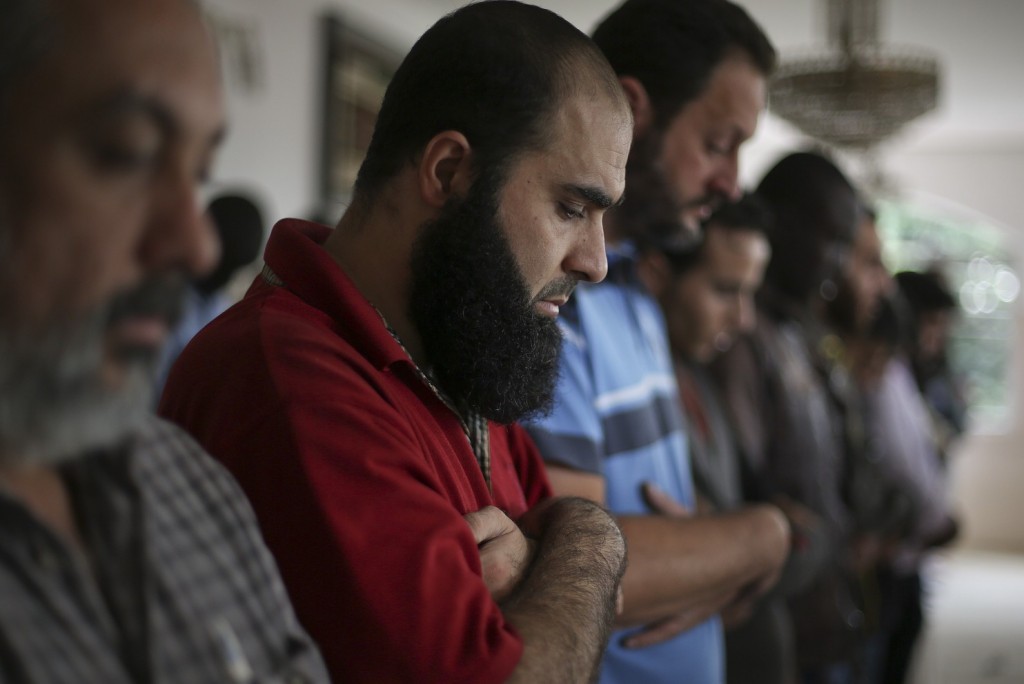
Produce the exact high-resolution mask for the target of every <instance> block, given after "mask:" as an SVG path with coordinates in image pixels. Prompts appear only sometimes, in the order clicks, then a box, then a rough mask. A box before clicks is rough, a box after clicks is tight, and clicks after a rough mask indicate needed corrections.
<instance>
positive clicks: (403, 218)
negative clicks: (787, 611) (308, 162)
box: [160, 2, 632, 682]
mask: <svg viewBox="0 0 1024 684" xmlns="http://www.w3.org/2000/svg"><path fill="white" fill-rule="evenodd" d="M631 132H632V120H631V117H630V113H629V108H628V105H627V103H626V101H625V99H624V96H623V94H622V91H621V89H620V87H619V85H618V82H617V80H616V78H615V76H614V74H613V73H612V71H611V69H610V67H609V66H608V64H607V62H606V61H605V60H604V58H603V56H602V55H601V53H600V52H599V51H598V50H597V48H596V47H595V46H594V45H593V44H592V43H591V42H590V41H589V39H588V38H587V37H586V36H585V35H583V34H582V33H580V32H579V31H577V30H576V29H574V28H573V27H572V26H571V25H569V24H568V23H567V22H565V21H564V20H562V19H560V18H558V17H557V16H555V15H554V14H552V13H550V12H548V11H546V10H541V9H539V8H536V7H531V6H528V5H522V4H518V3H510V2H489V3H481V4H476V5H471V6H468V7H466V8H464V9H462V10H459V11H457V12H455V13H454V14H452V15H449V16H448V17H446V18H444V19H442V20H441V21H439V22H438V23H437V24H436V25H435V26H434V27H433V28H431V29H430V30H429V31H428V32H427V33H426V34H425V35H424V36H423V37H422V38H421V39H420V41H419V42H417V44H416V45H415V46H414V47H413V49H412V51H411V52H410V54H409V55H408V57H407V58H406V59H405V61H404V62H403V64H402V65H401V67H400V68H399V70H398V72H397V73H396V75H395V77H394V79H393V81H392V83H391V85H390V86H389V88H388V91H387V93H386V95H385V98H384V102H383V105H382V108H381V111H380V115H379V118H378V121H377V126H376V129H375V132H374V136H373V140H372V142H371V145H370V149H369V151H368V153H367V158H366V160H365V161H364V163H363V166H362V168H361V170H360V174H359V178H358V180H357V182H356V187H355V190H354V195H353V200H352V204H351V206H350V208H349V210H348V211H347V212H346V213H345V215H344V216H343V217H342V219H341V221H340V223H339V225H338V227H337V228H336V229H334V230H333V231H332V230H330V229H328V228H326V227H324V226H319V225H316V224H310V223H306V222H302V221H295V220H286V221H282V222H281V223H279V224H278V225H277V226H276V227H275V229H274V232H273V234H272V236H271V238H270V241H269V244H268V246H267V251H266V268H265V269H264V272H263V274H262V275H261V276H260V277H259V278H257V280H256V282H255V283H254V284H253V286H252V288H251V289H250V291H249V293H248V294H247V296H246V298H245V299H244V300H243V301H242V302H240V303H239V304H238V305H236V306H235V307H233V308H232V309H229V310H228V311H227V312H226V313H225V314H224V315H222V316H221V317H220V318H219V319H217V320H216V321H214V322H213V324H211V325H210V326H208V327H207V328H206V329H205V330H204V331H202V332H201V333H200V334H199V335H198V337H197V338H196V339H195V340H194V341H193V343H192V344H191V345H190V346H189V347H187V348H186V349H185V351H184V353H183V354H182V356H181V357H180V359H179V362H178V363H177V364H176V366H175V367H174V369H173V370H172V372H171V375H170V378H169V381H168V384H167V389H166V391H165V394H164V397H163V400H162V402H161V407H160V410H161V412H162V413H163V414H164V415H165V416H168V417H170V418H171V419H172V420H174V421H176V422H179V423H180V424H182V425H183V426H185V427H186V428H187V429H188V430H189V431H190V432H192V433H193V434H194V435H195V436H196V437H197V438H198V439H199V441H200V442H202V443H203V445H204V446H205V447H206V448H207V449H208V450H209V451H210V452H211V453H213V454H214V455H215V456H217V457H218V458H220V459H221V460H222V461H223V462H224V463H225V464H226V465H227V466H228V468H229V469H230V470H231V471H232V472H233V473H234V475H235V476H236V477H237V478H238V480H239V482H240V483H241V484H242V487H243V488H244V489H245V490H246V493H247V494H248V495H249V497H250V499H251V501H252V503H253V506H254V508H255V509H256V512H257V515H258V517H259V519H260V523H261V527H262V529H263V531H264V533H265V536H266V539H267V542H268V544H269V546H270V547H271V549H272V550H273V551H274V553H275V555H276V557H277V559H278V563H279V564H280V567H281V571H282V575H283V577H284V579H285V582H286V584H287V585H288V589H289V592H290V594H291V596H292V598H293V601H294V603H295V606H296V609H297V612H298V614H299V617H300V620H301V621H302V622H303V624H304V625H305V626H306V628H307V629H308V630H309V631H310V633H311V634H312V635H313V637H314V638H315V639H316V640H317V641H318V642H319V643H320V645H321V646H322V650H323V652H324V655H325V659H326V660H327V662H328V667H329V669H330V670H331V673H332V675H333V677H334V678H335V679H338V680H344V681H350V682H355V681H368V682H390V681H416V682H433V681H436V682H491V681H494V682H499V681H530V682H543V681H553V682H555V681H557V682H577V681H579V682H583V681H587V680H589V679H590V678H591V676H592V674H593V672H594V670H595V669H596V667H597V663H598V661H599V659H600V655H601V651H602V649H603V646H604V642H605V640H606V638H607V634H608V629H609V626H610V623H611V619H612V615H613V612H614V604H615V597H616V592H617V587H618V583H619V578H620V576H621V573H622V570H623V567H624V554H625V549H624V543H623V541H622V538H621V535H620V533H619V531H618V528H617V527H616V525H615V523H614V522H613V521H612V519H611V518H610V517H609V516H608V515H607V514H606V513H605V512H604V511H603V510H601V509H600V508H599V507H598V506H596V505H595V504H592V503H590V502H586V501H584V500H581V499H561V500H555V501H544V500H546V499H547V498H548V497H549V495H550V490H549V488H548V484H547V480H546V478H545V476H544V474H543V468H542V465H541V462H540V459H539V456H538V454H537V452H536V450H535V448H534V447H533V445H532V443H531V442H530V440H529V438H528V437H527V436H526V435H525V433H524V432H523V431H522V430H521V429H520V428H519V427H518V426H515V425H513V423H514V421H516V420H518V419H520V418H522V417H524V416H526V415H529V414H531V413H533V412H536V411H540V410H543V409H544V408H545V407H546V406H547V405H548V404H549V403H550V401H551V397H552V392H553V387H554V383H555V379H556V377H557V372H558V349H559V347H560V333H559V332H558V327H557V324H556V319H557V316H558V312H559V307H560V306H561V305H562V304H564V303H565V302H566V301H567V300H568V298H569V296H570V294H571V292H572V290H573V287H574V286H575V284H576V283H577V282H578V281H580V280H584V281H598V280H601V279H602V278H603V277H604V275H605V272H606V270H607V263H606V260H605V251H604V239H603V226H602V219H603V216H604V213H605V211H606V210H607V209H608V208H610V207H611V206H613V205H614V204H615V203H616V202H617V201H618V200H619V199H620V197H621V195H622V191H623V185H624V177H625V162H626V157H627V155H628V151H629V144H630V138H631ZM542 502H543V503H542ZM499 509H500V510H499ZM512 520H517V521H518V523H519V525H518V526H517V525H516V524H515V523H513V522H512ZM467 521H468V522H469V524H468V525H467ZM521 530H522V531H521Z"/></svg>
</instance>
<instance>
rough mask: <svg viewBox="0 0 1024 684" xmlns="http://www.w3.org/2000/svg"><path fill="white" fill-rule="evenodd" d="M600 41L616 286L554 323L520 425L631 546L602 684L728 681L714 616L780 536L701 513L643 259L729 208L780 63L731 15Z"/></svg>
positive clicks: (649, 9)
mask: <svg viewBox="0 0 1024 684" xmlns="http://www.w3.org/2000/svg"><path fill="white" fill-rule="evenodd" d="M594 40H595V41H596V42H597V44H598V45H599V46H600V47H601V49H602V50H603V51H604V53H605V55H606V56H607V57H608V58H609V61H610V62H611V64H612V66H613V67H614V68H615V69H616V72H617V73H618V75H619V78H620V82H621V83H622V86H623V88H624V90H625V92H626V94H627V97H628V99H629V102H630V105H631V107H632V110H633V115H634V118H635V124H636V128H635V131H634V136H633V148H632V150H631V152H630V157H629V161H628V164H627V168H626V200H625V202H624V204H623V205H622V207H621V208H620V209H619V210H617V212H616V213H615V214H612V215H609V216H608V218H607V220H606V222H605V237H606V241H607V244H608V277H607V278H606V279H605V281H604V282H602V283H598V284H590V283H581V284H580V286H579V287H578V288H577V290H576V296H575V297H574V298H573V299H572V300H571V301H570V302H569V303H568V304H567V305H566V306H565V307H563V308H562V312H561V316H560V325H561V327H562V331H563V333H564V344H563V349H562V359H561V363H562V368H561V377H560V381H559V387H558V390H557V395H556V402H555V407H554V410H553V411H552V412H551V413H550V414H549V415H548V416H547V417H545V418H541V419H539V420H537V421H535V422H534V423H532V424H531V425H530V426H529V427H530V431H531V434H532V435H533V437H534V439H535V440H536V442H537V445H538V446H539V447H540V449H541V452H542V454H543V455H544V458H545V459H546V461H547V462H548V473H549V475H550V477H551V482H552V485H553V486H554V488H555V490H556V492H557V493H559V494H576V495H583V496H587V497H589V498H592V499H594V500H597V501H599V502H601V503H603V504H605V505H607V506H608V507H609V509H611V510H612V511H613V512H614V513H616V514H617V516H618V520H619V523H620V525H621V526H622V530H623V532H624V533H625V535H626V539H627V543H628V546H629V567H628V569H627V571H626V576H625V579H624V581H623V592H624V596H625V605H624V610H623V613H622V614H621V616H620V619H619V626H620V627H622V628H624V629H623V631H620V632H617V633H615V634H613V636H612V641H611V644H610V645H609V648H608V651H607V654H606V656H605V660H604V663H603V666H602V674H601V681H602V682H605V683H609V682H638V681H643V682H655V683H656V682H669V681H671V682H687V683H688V684H721V682H723V681H724V660H723V645H722V634H721V625H720V623H719V620H718V618H717V617H716V615H717V614H718V613H719V611H721V610H722V609H724V608H727V607H731V606H735V605H737V604H741V603H743V602H744V601H746V600H749V599H750V597H751V596H754V595H757V594H758V593H760V592H762V591H764V590H765V589H766V588H767V587H768V586H770V585H771V584H772V583H773V582H774V580H775V577H776V576H777V573H778V570H779V567H780V566H781V564H782V562H783V561H784V559H785V557H786V553H787V551H788V545H789V528H788V525H787V523H786V521H785V518H784V517H783V516H782V514H781V512H779V511H778V509H776V508H774V507H772V506H756V507H752V508H747V509H743V510H740V511H737V512H731V513H724V514H719V515H714V514H708V515H705V514H703V513H702V512H700V511H699V510H698V509H699V507H698V504H697V501H696V499H695V496H694V491H693V485H692V479H691V474H690V464H689V460H688V454H687V444H686V435H685V434H684V431H683V427H682V420H681V414H680V408H679V401H678V391H677V387H676V380H675V375H674V373H673V369H672V363H671V359H670V356H669V352H668V343H667V336H666V332H665V324H664V321H663V319H662V316H661V313H660V311H659V310H658V305H657V303H656V302H655V301H654V299H653V298H652V297H651V295H650V294H649V292H648V290H647V288H646V287H645V285H644V283H643V282H642V281H641V279H640V277H639V275H638V273H637V269H636V259H635V256H636V253H637V249H638V247H639V248H644V247H657V246H665V245H670V244H673V243H675V244H678V243H679V242H680V241H686V240H692V239H695V237H696V235H697V226H698V225H699V223H700V221H701V220H702V219H704V218H706V217H707V216H708V215H709V214H710V212H711V210H712V209H713V208H714V206H715V205H716V204H718V203H719V202H720V201H722V200H725V199H735V198H736V197H738V195H739V188H738V186H737V154H738V150H739V147H740V145H741V143H743V142H744V141H745V140H747V139H748V138H749V137H750V136H751V135H753V133H754V128H755V127H756V124H757V119H758V116H759V114H760V112H761V110H762V109H763V108H764V104H765V97H766V95H765V91H766V78H767V76H768V74H769V73H770V72H771V71H772V69H773V68H774V63H775V51H774V49H773V48H772V46H771V44H770V43H769V42H768V39H767V38H766V37H765V36H764V34H763V33H762V32H761V30H760V28H759V27H758V26H757V25H756V24H755V23H754V22H753V21H752V20H751V19H750V17H749V16H748V15H747V14H746V13H745V12H744V11H743V10H742V9H741V8H739V7H738V6H736V5H734V4H732V3H730V2H728V1H727V0H693V1H691V2H686V3H682V2H672V1H671V0H627V1H626V2H625V3H624V4H623V5H621V6H620V7H619V8H618V9H617V10H615V11H614V12H613V13H612V14H610V15H609V16H608V17H606V18H605V19H604V20H603V21H602V23H601V24H600V25H599V26H598V28H597V29H596V31H595V33H594Z"/></svg>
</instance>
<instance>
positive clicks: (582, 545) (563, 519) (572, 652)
mask: <svg viewBox="0 0 1024 684" xmlns="http://www.w3.org/2000/svg"><path fill="white" fill-rule="evenodd" d="M542 516H543V518H542V520H541V521H540V526H541V527H542V531H541V533H540V538H539V546H538V549H537V555H536V557H535V558H534V561H533V564H532V565H531V567H530V570H529V572H528V574H527V576H526V577H525V578H524V580H523V582H522V583H521V584H520V585H519V587H518V588H517V589H516V591H515V592H514V593H513V594H512V596H510V597H509V599H508V600H506V601H505V602H503V604H502V610H503V612H504V613H505V617H506V619H507V620H508V621H509V622H510V623H511V624H512V625H513V626H515V628H516V630H517V631H518V632H519V634H520V635H521V636H522V638H523V655H522V658H521V659H520V662H519V665H518V666H517V668H516V670H515V672H514V673H513V674H512V676H511V677H510V678H509V680H508V681H509V682H537V683H543V682H552V683H554V682H588V681H592V680H593V679H594V678H595V677H596V675H597V670H598V666H599V664H600V661H601V654H602V653H603V651H604V647H605V644H606V642H607V640H608V634H609V631H610V629H611V625H612V621H613V619H614V617H615V603H616V593H617V590H618V586H619V581H620V580H621V578H622V573H623V571H624V570H625V556H626V547H625V541H624V540H623V538H622V534H621V532H620V531H619V529H618V526H617V525H616V524H615V521H614V520H613V519H612V518H611V517H610V516H609V515H608V514H607V513H606V512H605V511H604V510H603V509H602V508H601V507H600V506H598V505H597V504H595V503H593V502H591V501H586V500H584V499H578V498H566V499H558V500H555V501H554V502H552V503H551V504H550V505H549V506H548V507H547V508H546V509H545V511H544V512H543V513H542Z"/></svg>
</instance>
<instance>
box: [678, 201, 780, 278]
mask: <svg viewBox="0 0 1024 684" xmlns="http://www.w3.org/2000/svg"><path fill="white" fill-rule="evenodd" d="M771 225H772V215H771V212H770V211H769V210H768V207H767V206H765V204H764V202H762V201H761V200H760V199H758V197H757V196H756V195H754V194H751V193H747V194H745V195H744V196H743V197H741V198H740V199H739V200H737V201H735V202H728V203H726V204H723V205H721V206H720V207H718V209H716V210H715V212H714V213H713V214H712V215H711V216H710V217H708V219H707V220H706V221H705V222H704V225H703V228H702V229H701V235H700V239H698V240H695V241H693V242H692V243H689V244H686V245H683V246H680V247H675V248H673V247H669V248H664V249H662V253H663V254H664V255H665V258H666V259H668V263H669V265H670V266H671V267H672V272H673V273H674V274H675V275H677V276H678V275H682V274H684V273H686V272H687V271H689V270H691V269H692V268H694V267H695V266H696V265H697V264H699V263H700V261H701V259H703V258H704V245H705V243H706V242H707V233H708V231H709V230H724V231H728V232H739V231H747V232H754V233H759V234H761V235H764V236H766V237H767V233H768V231H769V230H770V228H771Z"/></svg>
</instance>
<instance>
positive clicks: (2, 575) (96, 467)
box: [0, 0, 326, 684]
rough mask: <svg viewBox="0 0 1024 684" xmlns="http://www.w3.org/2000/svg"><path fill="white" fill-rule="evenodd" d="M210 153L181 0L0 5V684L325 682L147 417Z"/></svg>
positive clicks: (208, 65) (201, 227)
mask: <svg viewBox="0 0 1024 684" xmlns="http://www.w3.org/2000/svg"><path fill="white" fill-rule="evenodd" d="M222 132H223V106H222V100H221V92H220V84H219V81H218V75H217V68H216V60H215V56H214V47H213V44H212V41H211V39H210V37H209V36H208V35H207V33H206V32H205V30H204V29H203V27H202V24H201V21H200V16H199V12H198V10H197V8H196V7H195V5H194V4H193V3H191V2H189V1H188V0H145V1H144V2H140V1H139V0H3V1H2V3H0V681H2V682H17V683H19V684H20V683H21V682H33V683H34V682H67V683H69V684H71V683H74V684H81V683H83V682H86V683H88V682H97V683H100V682H102V683H103V684H119V683H121V682H188V683H189V684H193V683H202V682H300V681H326V674H325V673H324V669H323V664H322V662H321V659H320V656H319V654H318V652H317V650H316V648H315V646H314V645H313V644H312V643H311V642H310V640H309V638H308V636H307V635H306V634H305V632H304V631H303V630H302V628H301V627H300V626H299V625H298V623H297V621H296V619H295V616H294V614H293V612H292V608H291V606H290V604H289V601H288V599H287V596H286V595H285V592H284V589H283V587H282V585H281V582H280V579H279V577H278V572H277V569H276V567H275V565H274V563H273V561H272V560H271V558H270V556H269V554H268V552H267V550H266V549H265V547H264V545H263V542H262V540H261V538H260V535H259V532H258V529H257V527H256V524H255V521H254V518H253V515H252V512H251V510H250V508H249V506H248V503H247V502H246V500H245V499H244V497H243V496H242V494H241V492H240V490H239V489H238V488H237V486H236V485H235V483H234V481H233V480H232V479H231V478H230V477H229V476H227V475H226V474H225V472H224V471H222V470H221V469H220V467H219V466H217V465H215V464H214V463H213V462H212V461H211V460H210V459H209V458H208V457H207V456H206V455H205V454H204V453H203V452H202V451H201V450H200V449H199V448H198V447H197V446H196V444H195V443H194V442H193V441H192V440H191V439H190V438H188V437H187V436H186V435H185V434H184V433H182V432H181V431H179V430H177V429H176V428H174V427H172V426H170V425H168V424H166V423H163V422H161V421H158V420H156V419H155V418H152V417H149V416H148V415H147V408H148V407H149V406H150V398H149V392H150V378H151V374H152V370H153V364H154V362H155V361H156V360H157V352H158V350H159V347H160V345H161V343H162V342H163V339H164V337H165V336H166V333H167V330H168V327H169V325H170V324H171V322H172V321H173V319H174V317H175V309H176V308H177V306H178V304H179V299H180V293H181V287H182V284H183V282H184V280H185V278H186V277H187V276H189V275H195V274H199V273H202V272H204V271H206V270H208V269H209V268H210V267H211V266H212V265H213V263H214V261H215V259H216V255H217V244H216V240H215V238H214V234H213V232H212V229H211V227H210V226H209V225H208V224H207V222H206V220H205V219H204V218H203V217H202V216H201V213H200V211H199V209H198V207H199V205H200V202H199V198H198V196H197V190H198V185H199V184H200V182H201V181H202V179H203V178H204V177H205V175H206V172H207V169H208V167H209V165H210V163H211V160H212V157H213V155H214V152H215V150H216V147H217V144H218V141H219V140H220V138H221V136H222Z"/></svg>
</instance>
